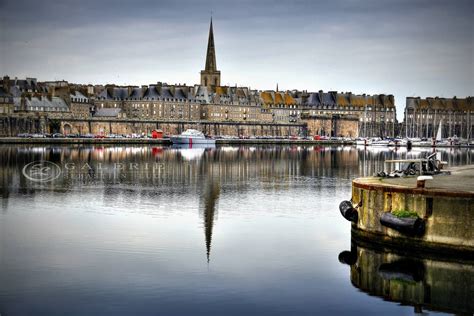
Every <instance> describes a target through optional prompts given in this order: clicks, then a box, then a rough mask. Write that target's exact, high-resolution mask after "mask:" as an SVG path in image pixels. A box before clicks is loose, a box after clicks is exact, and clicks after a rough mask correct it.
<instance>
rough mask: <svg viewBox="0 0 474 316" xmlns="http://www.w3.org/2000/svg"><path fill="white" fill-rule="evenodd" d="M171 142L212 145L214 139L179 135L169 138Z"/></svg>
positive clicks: (214, 141)
mask: <svg viewBox="0 0 474 316" xmlns="http://www.w3.org/2000/svg"><path fill="white" fill-rule="evenodd" d="M170 140H171V142H172V143H173V144H191V145H192V144H206V145H214V144H215V143H216V140H215V139H208V138H197V137H180V136H175V137H171V138H170Z"/></svg>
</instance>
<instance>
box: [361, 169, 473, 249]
mask: <svg viewBox="0 0 474 316" xmlns="http://www.w3.org/2000/svg"><path fill="white" fill-rule="evenodd" d="M450 172H451V174H450V175H445V174H440V175H435V176H433V180H427V181H426V183H425V186H424V187H419V186H417V179H416V176H413V177H407V178H377V177H370V178H359V179H355V180H354V181H353V183H352V202H353V203H354V204H356V203H357V204H359V207H358V209H357V211H358V219H357V221H356V222H354V223H352V233H353V237H354V238H355V239H361V240H366V241H371V242H374V243H381V244H385V245H387V244H388V245H392V246H394V247H399V248H411V249H417V250H421V251H427V252H437V253H456V254H462V256H464V257H466V256H467V257H469V258H471V257H473V256H474V165H468V166H462V167H456V168H452V169H450ZM394 211H398V212H400V211H405V212H415V213H416V215H417V216H418V217H419V218H421V219H423V221H424V224H425V231H424V233H423V234H422V235H418V236H414V235H409V234H405V233H402V232H400V231H397V230H396V229H392V228H388V227H386V226H383V225H382V224H381V222H380V218H381V216H382V215H383V214H384V213H385V212H394Z"/></svg>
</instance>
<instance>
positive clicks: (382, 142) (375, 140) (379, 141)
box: [370, 138, 390, 146]
mask: <svg viewBox="0 0 474 316" xmlns="http://www.w3.org/2000/svg"><path fill="white" fill-rule="evenodd" d="M389 144H390V141H389V140H388V139H380V138H372V139H371V142H370V146H388V145H389Z"/></svg>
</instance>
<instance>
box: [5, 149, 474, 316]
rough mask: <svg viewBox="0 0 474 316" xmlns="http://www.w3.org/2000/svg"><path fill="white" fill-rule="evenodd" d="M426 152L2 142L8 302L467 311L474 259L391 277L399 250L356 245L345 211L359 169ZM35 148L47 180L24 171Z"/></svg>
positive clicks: (176, 309)
mask: <svg viewBox="0 0 474 316" xmlns="http://www.w3.org/2000/svg"><path fill="white" fill-rule="evenodd" d="M428 153H431V149H427V150H412V151H409V152H407V151H406V149H399V150H398V151H396V150H394V149H373V150H364V149H363V148H356V147H296V146H287V147H285V146H283V147H281V146H262V147H217V148H213V149H203V148H193V149H181V148H171V147H149V146H138V147H137V146H115V147H114V146H110V147H108V146H78V147H67V146H20V145H19V146H0V162H1V166H0V175H1V178H0V179H1V180H0V181H1V182H0V185H1V187H0V192H1V198H0V203H1V212H0V314H1V315H2V316H4V315H33V314H34V315H147V314H153V315H189V314H193V315H195V314H206V315H242V314H244V315H249V314H255V315H308V314H363V315H369V314H373V315H411V314H413V313H414V312H415V311H416V312H420V311H423V312H425V313H429V314H436V313H438V312H447V313H460V314H461V313H468V314H469V313H472V312H473V309H474V307H473V305H472V302H471V299H470V298H472V293H474V289H473V284H474V267H473V265H472V264H470V263H456V262H444V261H439V259H437V260H435V259H431V258H421V259H419V260H418V261H417V262H415V263H414V264H412V265H411V266H415V267H419V266H420V265H421V266H422V268H419V269H417V270H416V271H415V272H417V271H422V273H421V274H420V273H411V272H413V271H411V272H410V271H408V272H406V273H404V274H403V273H402V274H401V277H400V275H398V276H399V277H397V278H395V279H393V278H392V279H391V277H390V275H391V274H390V273H391V271H392V270H393V265H395V266H396V264H397V262H399V261H400V260H401V261H403V260H404V259H406V258H403V257H399V256H397V255H395V254H390V253H386V252H383V251H382V252H380V251H376V250H372V249H370V248H369V249H367V248H366V247H365V248H364V247H357V246H355V245H351V235H350V224H349V222H347V221H345V220H344V219H343V218H342V216H341V215H340V214H339V210H338V204H339V202H340V201H341V200H344V199H349V198H350V195H351V180H352V179H353V178H355V177H359V176H364V175H372V174H373V173H374V172H376V171H379V170H381V168H382V166H383V161H384V160H385V159H390V158H405V157H408V158H415V157H424V156H425V155H427V154H428ZM473 154H474V152H473V151H472V150H471V151H470V150H467V149H451V150H449V149H448V150H443V151H440V153H439V154H438V155H439V157H440V158H441V159H442V160H446V161H448V162H449V164H450V165H453V166H454V165H462V164H468V163H473V158H472V157H473ZM38 160H45V161H51V162H53V163H55V165H57V169H56V174H54V179H53V180H51V181H48V182H38V181H34V180H35V179H33V180H31V179H28V178H27V177H25V172H27V171H28V169H27V168H26V167H25V166H27V164H28V163H30V162H33V161H38ZM23 171H25V172H23ZM27 175H28V174H27ZM29 175H30V176H31V174H29ZM345 250H346V255H347V254H349V257H350V256H351V254H355V257H354V260H355V261H354V262H350V263H349V265H346V264H342V263H340V259H339V258H338V257H340V253H341V252H343V251H345ZM341 261H344V260H341ZM346 261H347V260H346ZM349 261H350V260H349ZM375 263H377V264H375ZM382 264H386V265H387V264H388V266H389V268H387V269H388V270H387V269H386V266H382ZM402 267H403V264H402ZM433 267H435V268H436V269H438V270H436V269H435V270H433V269H434V268H433ZM382 268H383V269H382ZM390 269H392V270H390ZM420 269H421V270H420ZM440 269H441V270H440ZM395 270H396V271H398V270H397V269H396V267H395ZM402 270H403V269H402ZM387 271H388V272H387ZM440 271H441V272H440ZM392 272H393V271H392ZM404 278H405V279H404ZM407 278H408V280H407ZM456 278H458V279H456ZM449 280H458V281H459V282H458V281H456V283H455V284H454V285H453V284H451V283H450V281H449ZM462 280H464V281H462ZM396 281H397V282H398V283H397V282H396ZM443 282H444V283H443ZM453 282H454V281H453ZM437 284H438V285H437ZM439 284H441V285H439ZM427 288H429V290H427ZM413 293H415V294H413ZM417 293H421V294H420V295H418V294H417ZM450 293H451V294H450ZM453 293H454V295H453ZM399 296H400V297H399ZM433 310H434V311H433Z"/></svg>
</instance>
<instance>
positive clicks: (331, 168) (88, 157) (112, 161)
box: [0, 145, 472, 196]
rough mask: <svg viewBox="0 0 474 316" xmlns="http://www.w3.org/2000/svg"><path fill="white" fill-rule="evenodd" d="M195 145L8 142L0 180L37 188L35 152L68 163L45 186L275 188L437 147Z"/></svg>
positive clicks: (342, 176)
mask: <svg viewBox="0 0 474 316" xmlns="http://www.w3.org/2000/svg"><path fill="white" fill-rule="evenodd" d="M193 150H194V149H185V150H184V151H186V152H185V153H184V152H183V149H175V148H170V147H149V146H102V145H100V146H90V145H78V146H72V147H69V146H67V147H66V146H56V145H48V146H31V145H18V146H2V147H0V163H1V167H0V175H1V177H0V181H1V183H0V186H2V187H3V188H4V191H5V190H8V191H11V190H16V189H18V188H22V189H25V188H35V189H38V187H37V186H35V184H34V183H30V182H28V181H27V180H26V179H25V178H24V177H23V176H22V174H21V169H22V168H23V166H24V165H25V164H27V163H28V162H31V161H34V160H47V161H53V162H55V163H58V164H59V165H60V166H61V168H62V175H61V177H60V178H58V179H57V180H55V181H54V182H51V183H49V184H48V185H47V186H46V185H43V186H42V187H41V188H43V189H48V188H53V189H58V188H60V189H61V190H69V189H72V188H77V187H78V186H81V185H103V186H106V187H109V186H114V185H116V184H118V183H120V184H130V185H133V186H136V185H141V186H150V187H156V186H158V185H159V186H164V187H166V188H169V189H172V190H174V191H175V192H179V193H180V194H183V195H185V196H186V195H190V194H192V192H193V190H189V189H192V188H193V187H194V188H196V187H202V186H203V183H204V182H203V181H204V179H206V178H209V177H216V178H219V181H220V183H221V184H222V185H225V184H232V188H233V190H246V189H247V183H248V182H249V181H254V180H258V181H259V183H264V184H268V187H269V188H270V187H272V184H273V183H279V184H281V183H287V184H288V183H291V182H293V181H300V180H304V179H310V178H311V179H328V178H330V179H334V182H333V183H334V184H337V183H347V181H348V180H350V179H353V178H355V177H358V176H361V175H364V176H367V175H372V174H374V173H376V172H378V171H380V170H381V169H382V168H383V161H384V160H385V159H395V158H417V157H425V156H426V155H427V154H428V153H430V152H431V150H432V149H426V150H420V151H415V150H414V149H413V150H412V151H409V152H407V151H406V149H389V148H384V149H371V148H363V147H362V148H359V147H350V146H348V147H342V146H333V147H330V146H275V145H271V146H257V147H248V146H240V147H218V148H206V149H205V150H204V151H203V150H202V149H201V148H199V149H197V150H196V153H194V151H193ZM183 153H184V154H183ZM440 156H441V157H440V158H441V159H442V160H445V161H448V162H449V163H450V165H460V164H468V163H472V154H471V151H470V150H469V149H455V150H440ZM190 158H192V159H190ZM66 165H67V166H69V168H66ZM71 166H73V168H70V167H71ZM90 168H92V169H93V170H92V171H91V170H90ZM306 183H308V182H306ZM313 184H314V183H313ZM273 189H275V188H273ZM313 189H314V190H318V189H319V187H318V186H314V188H313ZM3 194H7V193H6V192H3Z"/></svg>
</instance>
